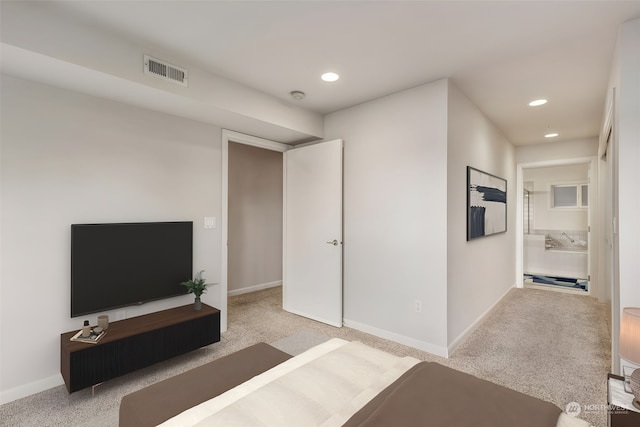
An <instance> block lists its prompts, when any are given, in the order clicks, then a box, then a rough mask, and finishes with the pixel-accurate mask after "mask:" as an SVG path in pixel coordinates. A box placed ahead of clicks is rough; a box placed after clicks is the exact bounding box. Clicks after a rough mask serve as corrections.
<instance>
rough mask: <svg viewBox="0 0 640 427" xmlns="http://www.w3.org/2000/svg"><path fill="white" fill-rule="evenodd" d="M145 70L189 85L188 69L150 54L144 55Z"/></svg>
mask: <svg viewBox="0 0 640 427" xmlns="http://www.w3.org/2000/svg"><path fill="white" fill-rule="evenodd" d="M144 72H145V74H152V75H154V76H156V77H160V78H162V79H164V80H168V81H171V82H174V83H177V84H179V85H182V86H188V81H189V72H188V71H187V70H185V69H184V68H180V67H176V66H175V65H171V64H169V63H167V62H165V61H161V60H159V59H156V58H152V57H151V56H149V55H144Z"/></svg>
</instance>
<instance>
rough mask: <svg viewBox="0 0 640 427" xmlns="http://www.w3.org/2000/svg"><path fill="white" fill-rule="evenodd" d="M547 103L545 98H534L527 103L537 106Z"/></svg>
mask: <svg viewBox="0 0 640 427" xmlns="http://www.w3.org/2000/svg"><path fill="white" fill-rule="evenodd" d="M546 103H547V100H546V99H536V100H535V101H531V102H530V103H529V107H537V106H539V105H544V104H546Z"/></svg>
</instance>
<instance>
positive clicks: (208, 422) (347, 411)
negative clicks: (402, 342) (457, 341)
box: [120, 339, 589, 427]
mask: <svg viewBox="0 0 640 427" xmlns="http://www.w3.org/2000/svg"><path fill="white" fill-rule="evenodd" d="M155 425H161V426H163V427H178V426H180V427H182V426H229V427H234V426H238V427H240V426H251V427H258V426H277V427H282V426H296V427H303V426H323V427H330V426H346V427H356V426H359V427H373V426H391V425H392V426H398V427H402V426H407V427H409V426H410V427H416V426H437V427H447V426H451V427H465V426H473V427H483V426H486V427H489V426H491V427H501V426H509V427H511V426H514V425H517V426H521V427H544V426H549V427H588V426H589V424H588V423H586V422H585V421H583V420H580V419H578V418H574V417H571V416H569V415H567V414H565V413H564V412H562V411H561V410H560V408H558V407H557V406H555V405H553V404H551V403H548V402H545V401H542V400H540V399H536V398H534V397H531V396H527V395H525V394H522V393H519V392H516V391H513V390H510V389H507V388H505V387H502V386H499V385H497V384H493V383H491V382H488V381H485V380H482V379H479V378H476V377H474V376H472V375H469V374H466V373H463V372H460V371H456V370H454V369H451V368H447V367H445V366H443V365H440V364H438V363H434V362H422V361H420V360H417V359H414V358H412V357H398V356H394V355H391V354H389V353H386V352H383V351H381V350H377V349H374V348H371V347H368V346H366V345H364V344H362V343H359V342H349V341H345V340H341V339H331V340H328V341H327V342H325V343H322V344H320V345H318V346H315V347H313V348H311V349H310V350H307V351H306V352H304V353H302V354H299V355H297V356H295V357H291V356H290V355H288V354H286V353H284V352H282V351H280V350H278V349H275V348H274V347H271V346H269V345H267V344H264V343H261V344H257V345H254V346H251V347H249V348H246V349H244V350H241V351H239V352H236V353H233V354H231V355H228V356H225V357H222V358H220V359H217V360H214V361H213V362H210V363H208V364H206V365H203V366H200V367H198V368H195V369H193V370H191V371H188V372H185V373H183V374H180V375H177V376H175V377H172V378H169V379H167V380H164V381H161V382H159V383H156V384H153V385H151V386H149V387H146V388H144V389H142V390H139V391H137V392H134V393H131V394H129V395H127V396H125V397H124V398H123V399H122V402H121V404H120V426H121V427H129V426H138V427H139V426H155Z"/></svg>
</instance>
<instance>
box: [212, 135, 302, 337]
mask: <svg viewBox="0 0 640 427" xmlns="http://www.w3.org/2000/svg"><path fill="white" fill-rule="evenodd" d="M229 142H235V143H238V144H245V145H251V146H253V147H258V148H263V149H265V150H271V151H278V152H281V153H284V152H285V151H287V150H290V149H292V148H293V146H292V145H287V144H282V143H280V142H275V141H271V140H268V139H264V138H259V137H256V136H251V135H246V134H243V133H240V132H235V131H232V130H228V129H222V221H221V223H222V226H221V234H222V237H221V239H220V242H221V245H220V246H221V249H220V254H221V265H220V292H221V295H220V305H221V307H222V310H221V316H220V330H221V332H225V331H226V330H227V300H228V298H227V295H228V291H229V290H228V283H227V280H228V274H229V271H228V268H229V265H228V262H229V221H228V219H229ZM283 168H284V156H283ZM283 191H286V189H283ZM283 197H286V194H283ZM283 210H284V209H283Z"/></svg>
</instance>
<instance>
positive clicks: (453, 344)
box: [447, 284, 518, 355]
mask: <svg viewBox="0 0 640 427" xmlns="http://www.w3.org/2000/svg"><path fill="white" fill-rule="evenodd" d="M517 287H518V286H516V285H515V284H514V285H513V286H511V287H509V288H507V290H506V292H505V293H504V294H502V296H501V297H500V298H498V300H497V301H496V302H495V303H493V305H492V306H491V307H489V308H488V309H486V310H485V312H484V313H482V314H481V315H480V317H478V318H477V319H476V320H475V321H474V322H473V323H472V324H471V325H469V327H468V328H467V329H465V330H464V331H462V333H461V334H460V335H458V337H457V338H456V339H455V340H453V342H451V344H449V347H448V349H447V350H448V354H449V355H451V354H453V352H454V351H456V348H458V346H459V345H460V344H462V342H463V341H464V340H466V339H467V338H468V337H469V336H470V335H471V334H472V333H474V332H475V330H476V329H478V327H480V325H481V324H482V322H484V321H485V319H486V318H487V317H488V316H489V314H491V312H492V311H493V310H494V309H495V308H496V306H497V305H498V304H499V303H500V302H501V301H502V300H503V299H504V297H506V296H507V294H508V293H509V292H510V291H511V289H513V288H517Z"/></svg>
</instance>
